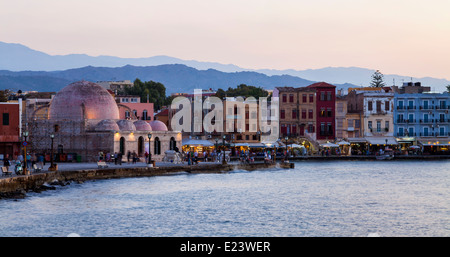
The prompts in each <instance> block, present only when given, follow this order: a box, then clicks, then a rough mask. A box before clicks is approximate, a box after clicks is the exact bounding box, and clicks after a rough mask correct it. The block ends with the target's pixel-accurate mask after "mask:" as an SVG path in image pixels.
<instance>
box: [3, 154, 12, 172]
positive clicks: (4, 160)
mask: <svg viewBox="0 0 450 257" xmlns="http://www.w3.org/2000/svg"><path fill="white" fill-rule="evenodd" d="M3 166H5V167H6V171H9V166H11V163H10V162H9V155H8V154H6V155H5V158H4V159H3Z"/></svg>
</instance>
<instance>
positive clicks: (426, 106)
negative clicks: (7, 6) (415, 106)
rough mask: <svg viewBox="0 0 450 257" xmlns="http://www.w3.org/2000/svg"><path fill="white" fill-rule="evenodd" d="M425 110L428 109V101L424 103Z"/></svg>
mask: <svg viewBox="0 0 450 257" xmlns="http://www.w3.org/2000/svg"><path fill="white" fill-rule="evenodd" d="M423 108H424V109H428V100H425V101H423Z"/></svg>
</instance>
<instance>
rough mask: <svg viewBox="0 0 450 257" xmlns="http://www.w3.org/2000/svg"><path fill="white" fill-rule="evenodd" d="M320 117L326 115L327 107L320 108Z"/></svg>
mask: <svg viewBox="0 0 450 257" xmlns="http://www.w3.org/2000/svg"><path fill="white" fill-rule="evenodd" d="M320 117H325V109H320Z"/></svg>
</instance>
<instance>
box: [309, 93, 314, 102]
mask: <svg viewBox="0 0 450 257" xmlns="http://www.w3.org/2000/svg"><path fill="white" fill-rule="evenodd" d="M309 102H310V103H312V102H314V94H309Z"/></svg>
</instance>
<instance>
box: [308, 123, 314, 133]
mask: <svg viewBox="0 0 450 257" xmlns="http://www.w3.org/2000/svg"><path fill="white" fill-rule="evenodd" d="M308 132H309V133H314V125H312V124H309V125H308Z"/></svg>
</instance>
